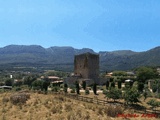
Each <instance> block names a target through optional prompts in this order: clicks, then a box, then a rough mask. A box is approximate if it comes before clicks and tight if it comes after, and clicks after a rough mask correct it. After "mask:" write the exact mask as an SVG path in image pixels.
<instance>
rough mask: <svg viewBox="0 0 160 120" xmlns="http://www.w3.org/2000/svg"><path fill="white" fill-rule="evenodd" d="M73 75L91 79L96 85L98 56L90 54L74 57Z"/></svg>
mask: <svg viewBox="0 0 160 120" xmlns="http://www.w3.org/2000/svg"><path fill="white" fill-rule="evenodd" d="M74 74H75V75H77V76H81V77H82V78H84V79H93V80H94V81H95V82H96V83H97V82H98V76H99V55H97V54H92V53H85V54H80V55H76V56H75V58H74Z"/></svg>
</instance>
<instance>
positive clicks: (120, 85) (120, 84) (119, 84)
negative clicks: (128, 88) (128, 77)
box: [118, 80, 122, 89]
mask: <svg viewBox="0 0 160 120" xmlns="http://www.w3.org/2000/svg"><path fill="white" fill-rule="evenodd" d="M121 87H122V82H121V81H120V80H119V81H118V88H119V89H121Z"/></svg>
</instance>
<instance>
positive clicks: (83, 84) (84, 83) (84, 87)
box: [82, 81, 86, 90]
mask: <svg viewBox="0 0 160 120" xmlns="http://www.w3.org/2000/svg"><path fill="white" fill-rule="evenodd" d="M82 87H83V89H84V90H85V89H86V81H82Z"/></svg>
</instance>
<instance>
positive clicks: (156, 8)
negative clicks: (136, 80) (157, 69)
mask: <svg viewBox="0 0 160 120" xmlns="http://www.w3.org/2000/svg"><path fill="white" fill-rule="evenodd" d="M10 44H17V45H33V44H34V45H35V44H36V45H41V46H43V47H45V48H48V47H50V46H72V47H74V48H79V49H80V48H91V49H93V50H95V51H96V52H98V51H114V50H133V51H146V50H149V49H151V48H154V47H156V46H159V45H160V0H0V47H4V46H6V45H10Z"/></svg>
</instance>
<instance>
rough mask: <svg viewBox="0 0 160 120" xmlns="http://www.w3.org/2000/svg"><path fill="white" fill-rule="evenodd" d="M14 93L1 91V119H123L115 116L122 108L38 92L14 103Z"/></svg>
mask: <svg viewBox="0 0 160 120" xmlns="http://www.w3.org/2000/svg"><path fill="white" fill-rule="evenodd" d="M13 94H14V93H11V92H7V93H0V120H114V119H115V120H121V118H118V117H115V116H116V114H117V113H121V112H122V109H121V108H113V107H111V106H99V105H96V104H92V103H85V102H80V101H77V100H73V99H69V98H65V97H64V96H61V95H52V94H48V95H45V94H38V93H30V98H29V99H28V100H27V101H26V103H23V104H12V102H11V101H10V99H9V98H10V96H12V95H13ZM110 116H112V117H110ZM139 120H141V119H139ZM144 120H145V119H144Z"/></svg>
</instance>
